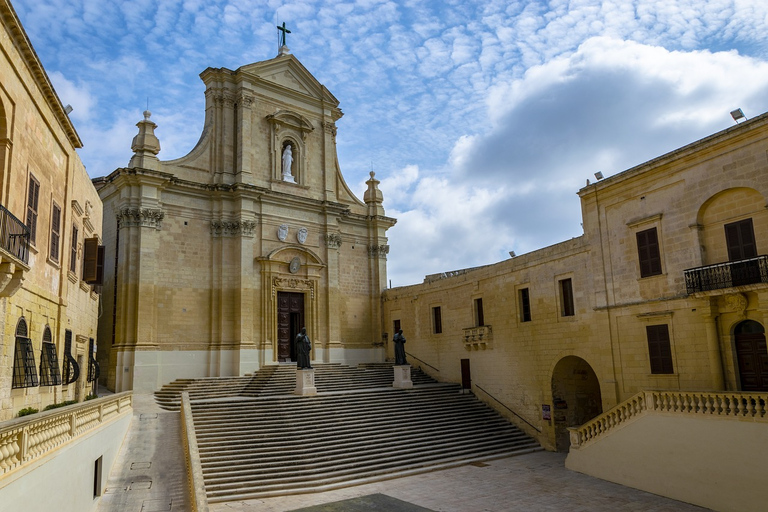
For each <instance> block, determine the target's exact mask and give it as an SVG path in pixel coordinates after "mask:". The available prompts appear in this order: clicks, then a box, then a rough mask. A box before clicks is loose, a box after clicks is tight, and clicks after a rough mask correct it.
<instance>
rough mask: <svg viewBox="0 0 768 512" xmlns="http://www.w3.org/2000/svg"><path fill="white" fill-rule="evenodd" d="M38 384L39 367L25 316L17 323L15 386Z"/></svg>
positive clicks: (14, 365) (14, 366)
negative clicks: (36, 364) (36, 363)
mask: <svg viewBox="0 0 768 512" xmlns="http://www.w3.org/2000/svg"><path fill="white" fill-rule="evenodd" d="M35 386H37V368H36V367H35V353H34V351H33V350H32V340H31V339H29V330H28V329H27V321H26V320H24V317H21V318H20V319H19V323H18V324H17V325H16V348H15V350H14V353H13V383H12V385H11V387H13V388H32V387H35Z"/></svg>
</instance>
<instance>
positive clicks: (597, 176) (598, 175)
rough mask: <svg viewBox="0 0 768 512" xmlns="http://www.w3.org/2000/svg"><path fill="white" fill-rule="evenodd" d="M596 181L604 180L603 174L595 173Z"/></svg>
mask: <svg viewBox="0 0 768 512" xmlns="http://www.w3.org/2000/svg"><path fill="white" fill-rule="evenodd" d="M595 179H596V180H597V181H600V180H601V179H603V173H601V172H600V171H597V172H596V173H595Z"/></svg>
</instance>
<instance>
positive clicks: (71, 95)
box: [48, 71, 96, 122]
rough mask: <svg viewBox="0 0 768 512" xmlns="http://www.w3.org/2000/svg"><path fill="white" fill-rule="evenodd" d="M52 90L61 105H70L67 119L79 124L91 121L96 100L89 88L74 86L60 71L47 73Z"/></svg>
mask: <svg viewBox="0 0 768 512" xmlns="http://www.w3.org/2000/svg"><path fill="white" fill-rule="evenodd" d="M48 77H49V78H50V79H51V83H52V84H53V88H54V89H55V90H56V94H58V96H59V99H60V100H61V103H62V104H63V105H67V104H69V105H72V109H73V110H72V112H71V113H70V115H69V117H70V118H71V119H73V120H75V121H79V122H89V121H91V114H92V111H93V108H94V107H95V106H96V98H94V97H93V95H92V94H91V91H90V88H89V86H88V85H85V84H75V83H74V82H72V81H70V80H67V79H66V78H65V77H64V75H63V74H62V73H61V72H60V71H51V72H50V73H48Z"/></svg>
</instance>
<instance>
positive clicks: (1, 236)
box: [0, 205, 29, 265]
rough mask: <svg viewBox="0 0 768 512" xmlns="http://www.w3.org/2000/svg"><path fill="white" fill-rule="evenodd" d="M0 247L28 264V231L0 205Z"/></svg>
mask: <svg viewBox="0 0 768 512" xmlns="http://www.w3.org/2000/svg"><path fill="white" fill-rule="evenodd" d="M0 247H1V248H2V249H5V251H6V252H8V253H9V254H10V255H11V256H14V257H16V258H18V259H19V260H21V261H22V262H23V263H24V264H25V265H26V264H28V263H29V229H28V228H27V226H25V225H24V223H23V222H21V221H20V220H19V219H17V218H16V217H14V215H13V214H12V213H11V212H9V211H8V210H7V209H6V208H5V207H4V206H3V205H0Z"/></svg>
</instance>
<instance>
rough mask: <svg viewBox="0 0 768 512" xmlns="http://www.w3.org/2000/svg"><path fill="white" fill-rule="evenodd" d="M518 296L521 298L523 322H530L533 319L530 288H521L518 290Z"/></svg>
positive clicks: (521, 319) (521, 318) (521, 317)
mask: <svg viewBox="0 0 768 512" xmlns="http://www.w3.org/2000/svg"><path fill="white" fill-rule="evenodd" d="M517 295H518V298H519V299H520V300H519V302H520V321H521V322H530V321H531V297H530V295H529V293H528V288H521V289H520V290H519V291H518V292H517Z"/></svg>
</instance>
